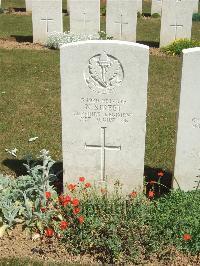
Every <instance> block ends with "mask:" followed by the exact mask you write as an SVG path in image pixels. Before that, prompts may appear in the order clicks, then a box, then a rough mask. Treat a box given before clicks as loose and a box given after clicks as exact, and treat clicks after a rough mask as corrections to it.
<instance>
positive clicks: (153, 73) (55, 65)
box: [0, 14, 200, 173]
mask: <svg viewBox="0 0 200 266" xmlns="http://www.w3.org/2000/svg"><path fill="white" fill-rule="evenodd" d="M159 27H160V19H146V20H145V19H144V18H140V19H139V20H138V26H137V41H138V42H143V43H147V44H152V45H153V46H154V45H158V42H159ZM101 28H102V29H105V17H104V18H102V20H101ZM67 29H69V17H68V16H64V30H67ZM31 35H32V25H31V16H17V15H5V14H3V15H0V37H4V38H10V37H11V36H21V37H26V36H31ZM192 38H193V39H196V40H199V41H200V22H193V29H192ZM180 71H181V59H180V58H179V57H174V58H173V57H167V58H166V57H156V56H151V58H150V68H149V88H148V89H149V93H148V117H147V137H146V139H147V145H146V158H145V164H146V165H148V166H150V167H163V168H167V169H169V170H173V160H174V151H175V135H176V133H175V132H176V114H177V104H178V95H179V83H180ZM0 73H1V83H0V100H1V105H0V110H1V114H0V115H1V117H2V119H1V121H0V133H1V134H0V136H1V138H2V141H1V142H0V143H1V144H0V160H1V161H3V160H5V159H6V158H7V154H6V153H5V151H4V150H5V149H6V148H13V147H17V148H18V149H19V155H20V156H22V155H24V154H27V153H29V152H31V153H32V152H33V153H34V154H35V153H38V152H39V150H40V149H42V148H47V149H49V150H50V152H51V154H52V156H53V157H54V158H55V159H56V160H61V159H62V156H61V154H62V153H61V118H60V80H59V52H58V51H30V50H29V51H27V50H26V51H23V50H12V51H8V50H3V49H1V50H0ZM4 91H5V93H3V94H2V93H1V92H4ZM32 136H38V137H39V139H38V140H37V141H36V142H35V143H32V144H29V143H28V139H29V138H30V137H32ZM0 171H3V172H4V173H10V172H11V171H10V169H9V168H7V167H5V166H4V165H1V166H0Z"/></svg>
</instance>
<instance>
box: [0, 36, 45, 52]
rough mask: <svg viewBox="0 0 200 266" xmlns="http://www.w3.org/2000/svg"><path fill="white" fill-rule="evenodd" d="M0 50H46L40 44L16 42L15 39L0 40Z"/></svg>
mask: <svg viewBox="0 0 200 266" xmlns="http://www.w3.org/2000/svg"><path fill="white" fill-rule="evenodd" d="M0 48H4V49H10V50H11V49H30V50H47V48H46V47H44V46H43V45H41V44H37V43H31V42H16V40H15V38H9V39H3V38H1V39H0Z"/></svg>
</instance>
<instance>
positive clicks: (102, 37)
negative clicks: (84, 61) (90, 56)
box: [98, 31, 113, 40]
mask: <svg viewBox="0 0 200 266" xmlns="http://www.w3.org/2000/svg"><path fill="white" fill-rule="evenodd" d="M98 34H99V39H100V40H112V39H113V37H112V36H109V35H107V33H106V32H105V31H99V32H98Z"/></svg>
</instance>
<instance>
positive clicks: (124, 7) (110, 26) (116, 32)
mask: <svg viewBox="0 0 200 266" xmlns="http://www.w3.org/2000/svg"><path fill="white" fill-rule="evenodd" d="M136 26H137V5H136V4H135V1H132V0H107V11H106V33H107V34H108V35H109V36H112V37H113V38H114V39H118V40H125V41H134V42H135V41H136Z"/></svg>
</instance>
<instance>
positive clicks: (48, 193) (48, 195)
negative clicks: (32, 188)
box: [45, 191, 51, 199]
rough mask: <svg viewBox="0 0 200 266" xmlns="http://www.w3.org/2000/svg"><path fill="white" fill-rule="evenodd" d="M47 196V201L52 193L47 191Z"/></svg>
mask: <svg viewBox="0 0 200 266" xmlns="http://www.w3.org/2000/svg"><path fill="white" fill-rule="evenodd" d="M45 196H46V199H50V198H51V192H49V191H46V192H45Z"/></svg>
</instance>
